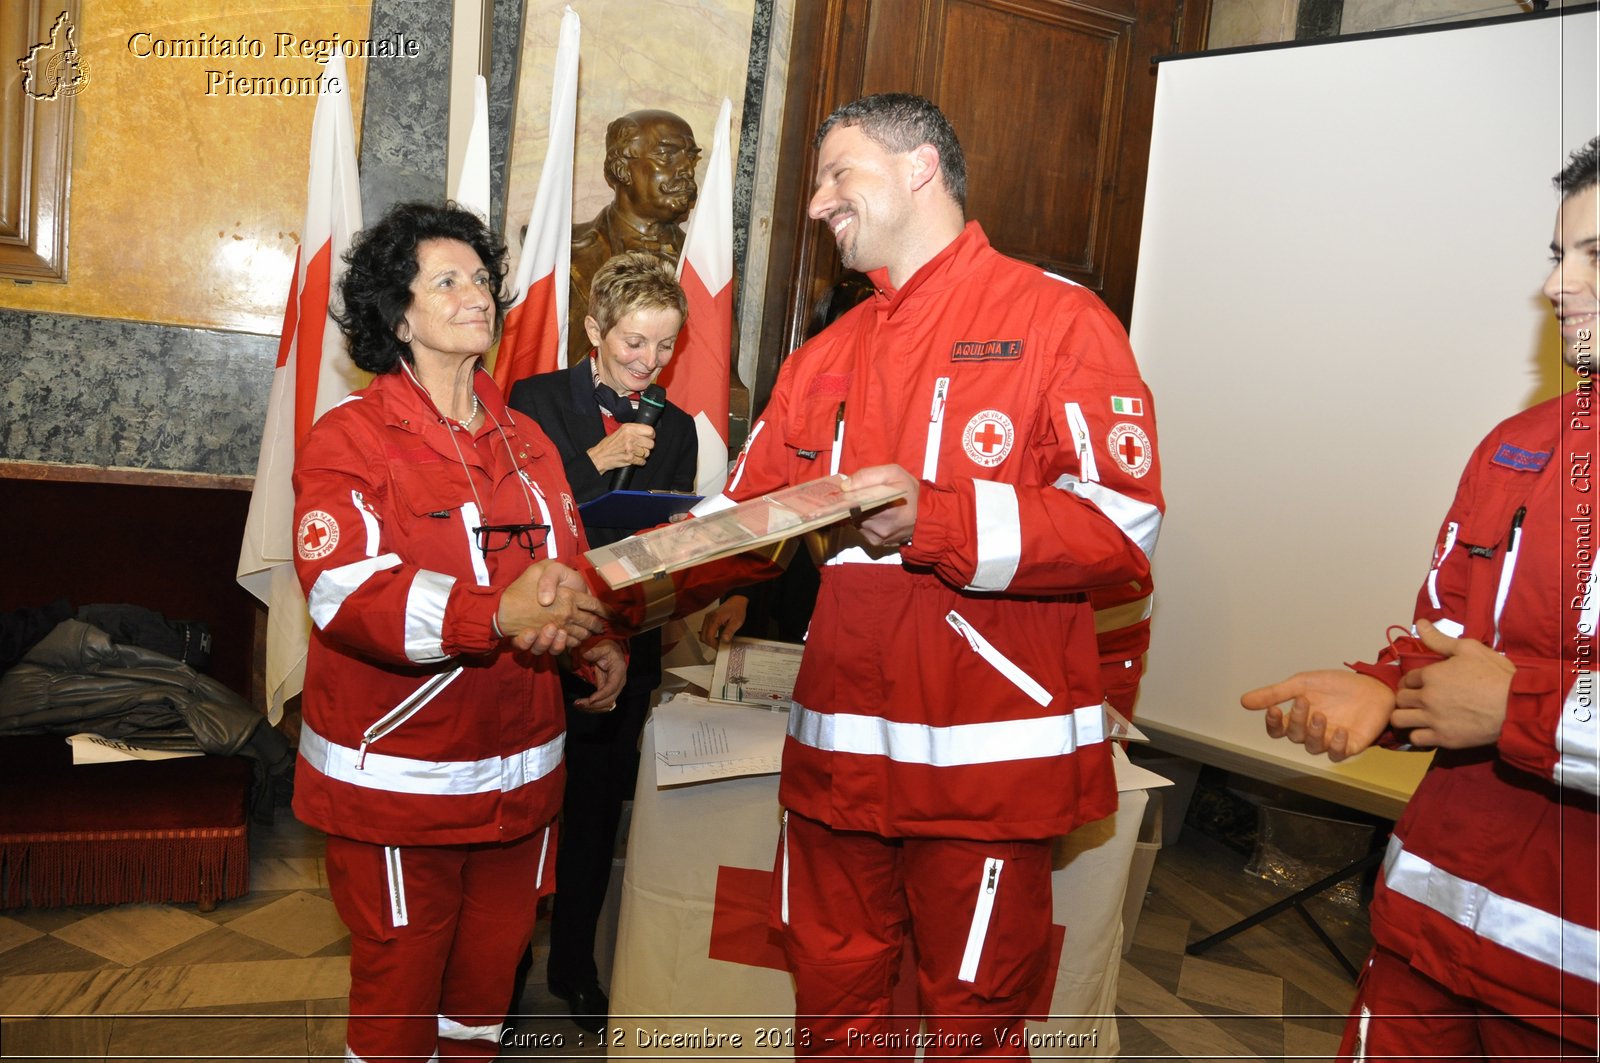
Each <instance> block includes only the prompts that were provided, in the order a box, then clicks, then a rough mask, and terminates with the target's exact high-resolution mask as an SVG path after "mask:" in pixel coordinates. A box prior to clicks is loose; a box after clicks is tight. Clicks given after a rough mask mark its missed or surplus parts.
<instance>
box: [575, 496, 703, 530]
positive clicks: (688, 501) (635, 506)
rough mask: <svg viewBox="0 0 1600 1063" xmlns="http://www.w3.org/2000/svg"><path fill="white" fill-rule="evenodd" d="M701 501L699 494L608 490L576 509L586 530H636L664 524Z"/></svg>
mask: <svg viewBox="0 0 1600 1063" xmlns="http://www.w3.org/2000/svg"><path fill="white" fill-rule="evenodd" d="M698 501H700V496H699V495H686V494H679V493H678V492H676V491H611V492H609V493H607V494H603V495H601V496H600V497H599V498H591V499H590V500H589V501H587V502H585V503H584V504H583V505H581V506H579V507H578V516H580V517H582V518H583V526H584V527H585V528H622V529H625V530H627V531H638V530H639V529H640V528H654V527H655V526H656V525H657V524H665V523H666V522H667V521H669V520H671V519H672V517H673V516H674V515H676V514H678V513H682V512H684V511H685V510H687V509H688V508H689V507H690V506H692V505H694V504H695V503H696V502H698Z"/></svg>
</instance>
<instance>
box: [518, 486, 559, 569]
mask: <svg viewBox="0 0 1600 1063" xmlns="http://www.w3.org/2000/svg"><path fill="white" fill-rule="evenodd" d="M522 482H523V483H525V484H527V485H528V486H529V487H531V488H533V500H534V501H535V502H537V503H538V504H539V523H540V524H543V525H544V526H545V527H546V528H549V529H550V530H549V531H548V532H546V533H545V537H544V549H545V556H546V557H548V558H551V559H552V560H553V559H555V558H556V557H558V556H559V555H560V553H561V549H560V544H559V543H558V542H557V540H556V534H555V530H556V526H555V525H554V524H552V523H550V507H549V506H547V505H545V502H544V492H543V491H541V490H539V485H538V484H536V483H534V482H533V481H532V480H531V479H529V478H528V474H527V473H523V474H522Z"/></svg>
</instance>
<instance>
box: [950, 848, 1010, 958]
mask: <svg viewBox="0 0 1600 1063" xmlns="http://www.w3.org/2000/svg"><path fill="white" fill-rule="evenodd" d="M1004 866H1005V861H1004V860H996V859H995V858H994V857H992V856H991V857H989V858H988V859H987V860H985V861H984V862H983V877H982V878H981V879H979V880H978V903H977V904H976V905H975V906H974V907H973V909H972V925H971V926H969V927H967V949H966V951H965V952H963V953H962V954H961V970H960V971H958V972H957V973H956V979H957V980H958V981H962V982H974V981H977V978H978V959H979V957H981V956H982V955H983V942H984V940H985V939H986V938H988V936H989V919H990V918H991V917H992V916H993V915H994V895H995V893H996V892H998V891H999V889H1000V869H1001V868H1002V867H1004Z"/></svg>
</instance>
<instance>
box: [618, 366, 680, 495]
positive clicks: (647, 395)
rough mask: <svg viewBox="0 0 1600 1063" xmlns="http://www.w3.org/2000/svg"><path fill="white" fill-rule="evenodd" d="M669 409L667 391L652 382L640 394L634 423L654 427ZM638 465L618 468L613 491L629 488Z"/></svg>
mask: <svg viewBox="0 0 1600 1063" xmlns="http://www.w3.org/2000/svg"><path fill="white" fill-rule="evenodd" d="M666 409H667V391H666V389H665V388H663V387H662V386H661V385H660V384H651V385H650V386H649V387H647V388H645V389H644V391H643V392H641V393H640V395H639V409H638V412H636V413H635V414H634V415H633V423H634V424H647V425H650V426H652V427H654V425H655V423H656V422H657V421H659V420H661V415H662V414H663V413H665V412H666ZM637 468H638V466H637V465H624V466H623V467H622V468H620V469H618V470H617V479H616V482H615V483H614V484H612V485H611V490H613V491H623V490H626V489H627V486H628V481H629V480H630V479H631V478H632V477H633V470H634V469H637Z"/></svg>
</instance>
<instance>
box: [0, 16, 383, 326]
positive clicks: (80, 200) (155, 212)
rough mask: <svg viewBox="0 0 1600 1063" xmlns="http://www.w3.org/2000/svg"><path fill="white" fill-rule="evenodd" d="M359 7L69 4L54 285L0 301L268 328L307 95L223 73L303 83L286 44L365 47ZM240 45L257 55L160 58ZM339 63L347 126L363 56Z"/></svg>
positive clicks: (290, 219)
mask: <svg viewBox="0 0 1600 1063" xmlns="http://www.w3.org/2000/svg"><path fill="white" fill-rule="evenodd" d="M370 7H371V5H370V3H367V2H351V3H340V2H334V0H277V2H271V0H269V2H265V3H263V2H254V0H81V11H80V15H79V25H78V37H77V44H78V49H79V52H80V53H81V55H82V56H83V58H84V60H85V61H86V62H87V64H88V71H89V83H88V84H87V85H86V86H85V87H84V89H83V90H82V92H80V93H79V94H78V96H77V99H76V107H77V112H76V115H75V117H74V119H73V121H74V127H73V162H72V197H71V203H70V206H69V208H68V209H69V215H68V224H69V232H68V245H67V246H68V251H67V283H66V284H43V283H40V284H33V285H13V284H10V283H8V282H0V307H10V308H15V309H22V310H38V311H48V312H51V313H60V314H77V315H83V316H87V317H105V318H120V319H126V320H130V321H143V322H159V323H165V324H173V325H186V326H196V327H202V328H216V329H226V330H234V331H241V332H254V333H268V334H273V335H276V334H277V332H278V329H279V327H280V326H281V324H282V320H283V304H284V298H285V295H286V293H287V292H288V287H289V272H290V269H291V267H292V265H293V262H294V252H295V246H296V243H297V241H298V238H299V231H298V230H299V228H300V224H301V221H302V216H303V214H304V211H305V195H306V186H305V182H306V150H307V145H308V142H309V139H310V135H311V116H312V111H313V109H314V108H315V106H316V97H315V96H314V95H304V96H302V95H294V96H281V95H273V96H256V95H248V96H247V95H244V94H243V90H242V89H241V88H240V81H239V80H238V79H241V78H244V79H251V78H271V79H273V80H274V81H275V82H279V83H280V84H281V79H283V78H290V79H300V78H310V79H313V80H314V79H315V78H316V77H317V76H318V75H319V74H320V73H321V72H322V69H323V68H322V66H321V65H320V64H319V63H317V62H316V61H315V59H313V58H309V57H306V56H304V55H303V54H296V53H297V52H300V51H301V45H300V43H299V42H301V41H305V40H311V41H317V40H328V39H332V38H333V37H334V35H335V34H337V35H338V37H339V38H341V39H350V38H356V39H360V38H364V37H365V36H366V35H367V26H368V21H369V12H370ZM280 34H283V35H285V36H284V37H280V36H279V35H280ZM240 38H243V39H244V41H245V46H246V47H247V48H250V49H251V50H252V51H254V50H255V48H254V46H255V44H256V43H259V45H260V51H261V53H262V55H261V57H260V58H255V57H254V56H253V55H247V56H243V57H240V56H236V55H228V54H212V55H199V56H193V55H191V56H181V57H180V56H176V55H172V54H167V55H162V54H160V53H162V52H167V53H170V52H171V51H173V50H174V46H173V45H172V44H170V43H169V42H172V41H175V40H176V41H182V42H185V43H183V44H182V45H179V46H177V48H178V49H179V50H182V49H189V50H190V51H191V52H193V51H199V50H209V51H212V52H214V53H215V52H222V51H224V45H223V42H224V41H226V42H229V45H228V47H237V42H238V41H239V40H240ZM313 47H315V46H313ZM141 53H143V54H141ZM5 58H6V59H9V57H5ZM348 68H349V70H348V72H349V76H350V78H351V80H352V81H353V82H354V84H353V85H352V86H351V90H352V92H353V97H352V105H353V107H354V112H355V115H356V125H357V129H358V131H359V128H360V120H361V98H362V96H361V93H362V85H363V80H364V75H365V69H366V63H365V62H364V61H362V60H359V59H357V60H351V61H349V62H348ZM230 72H231V74H232V75H233V77H234V80H232V81H230V80H229V78H228V75H229V73H230Z"/></svg>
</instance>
